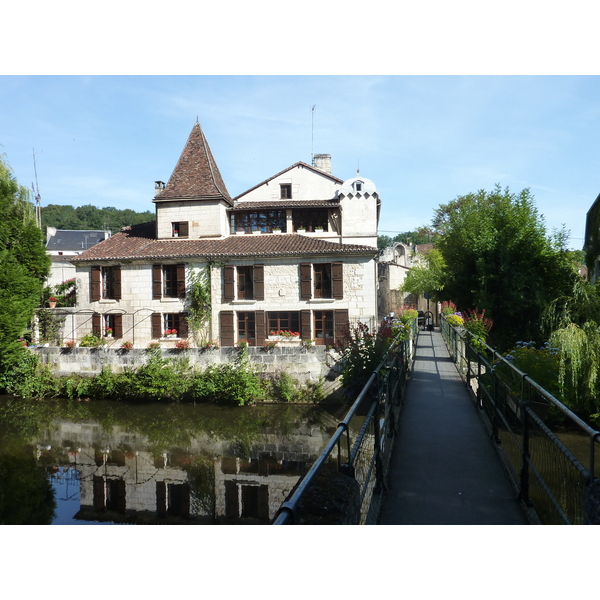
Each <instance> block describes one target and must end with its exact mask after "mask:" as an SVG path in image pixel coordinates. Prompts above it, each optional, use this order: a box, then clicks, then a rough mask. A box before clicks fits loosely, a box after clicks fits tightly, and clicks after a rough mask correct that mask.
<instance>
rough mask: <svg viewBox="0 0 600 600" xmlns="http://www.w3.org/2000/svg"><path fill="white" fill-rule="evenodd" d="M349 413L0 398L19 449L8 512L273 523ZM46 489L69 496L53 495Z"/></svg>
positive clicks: (3, 466)
mask: <svg viewBox="0 0 600 600" xmlns="http://www.w3.org/2000/svg"><path fill="white" fill-rule="evenodd" d="M344 410H345V408H344V407H338V408H337V409H333V410H331V411H326V410H323V409H321V408H318V407H313V406H305V405H301V406H283V405H277V406H275V405H273V406H255V407H218V406H214V405H197V406H191V405H161V404H151V405H136V406H130V405H125V404H121V403H116V402H91V403H89V404H82V403H77V402H64V401H57V402H54V403H51V402H45V403H43V404H39V403H38V404H36V403H25V402H22V401H19V402H15V401H12V400H11V399H7V398H4V399H0V424H1V427H2V429H3V430H5V431H9V432H10V436H9V437H10V439H12V440H17V439H18V440H19V444H20V448H21V452H20V453H15V452H12V453H9V452H8V451H7V450H8V449H7V448H5V447H4V446H3V447H1V448H0V476H1V477H2V492H0V502H1V503H2V505H1V508H2V511H3V512H2V516H3V517H4V518H5V521H4V522H11V523H25V522H32V521H31V519H32V518H36V519H40V520H38V521H36V522H38V523H41V522H44V523H50V522H54V523H65V522H71V523H74V524H76V523H82V524H83V523H92V522H95V523H97V522H110V523H137V524H158V523H169V524H219V523H236V524H241V523H248V524H254V523H268V522H269V521H270V519H272V518H273V516H274V515H275V513H276V512H277V510H278V509H279V507H280V505H281V503H282V502H283V501H284V500H285V498H286V497H287V495H288V494H289V492H290V491H291V489H292V488H293V487H294V485H295V484H296V482H297V481H298V479H299V478H300V477H301V475H303V473H304V472H305V471H306V470H307V469H308V468H309V467H310V465H311V464H312V462H313V461H314V460H315V459H316V458H317V456H318V455H319V453H320V452H321V450H322V448H323V447H324V445H325V444H326V443H327V441H328V439H329V437H330V436H331V434H332V432H333V431H334V429H335V427H336V425H337V422H338V420H339V418H340V415H341V414H342V413H343V412H344ZM13 447H14V444H13ZM24 448H25V449H24ZM50 483H53V484H54V488H55V489H64V488H60V486H61V485H62V486H64V485H65V483H66V484H67V487H68V486H69V485H70V491H69V490H68V489H65V490H64V492H63V491H61V492H60V493H59V494H53V490H52V486H51V485H50ZM55 495H56V496H57V498H56V500H55V499H54V496H55ZM24 497H27V500H28V501H29V504H30V507H29V508H27V502H23V501H22V499H23V498H24ZM77 501H78V505H77ZM56 502H58V510H57V513H58V515H59V518H55V519H54V521H53V516H54V513H55V508H56ZM67 503H69V506H71V507H74V508H71V509H70V511H71V515H70V516H65V511H66V510H67V508H68V507H67ZM73 513H75V514H73ZM34 515H35V516H34Z"/></svg>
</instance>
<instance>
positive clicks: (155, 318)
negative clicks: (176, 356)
mask: <svg viewBox="0 0 600 600" xmlns="http://www.w3.org/2000/svg"><path fill="white" fill-rule="evenodd" d="M162 335H163V326H162V314H161V313H152V338H153V339H156V338H161V337H162Z"/></svg>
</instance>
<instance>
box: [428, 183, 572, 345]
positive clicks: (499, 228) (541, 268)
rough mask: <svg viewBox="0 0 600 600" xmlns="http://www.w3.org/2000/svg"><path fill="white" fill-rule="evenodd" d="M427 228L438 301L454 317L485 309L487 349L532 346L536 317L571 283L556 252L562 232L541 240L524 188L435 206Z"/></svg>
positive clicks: (567, 265) (539, 221)
mask: <svg viewBox="0 0 600 600" xmlns="http://www.w3.org/2000/svg"><path fill="white" fill-rule="evenodd" d="M433 225H434V226H435V227H436V228H437V229H438V231H440V239H439V240H438V243H437V247H438V248H439V250H440V252H441V255H442V257H443V259H444V261H445V263H446V267H445V272H444V276H443V292H442V295H441V296H442V298H443V299H445V300H452V301H454V302H455V303H456V304H457V306H458V308H459V309H460V310H466V309H468V308H478V309H485V310H486V311H487V315H488V316H489V318H491V319H492V320H493V321H494V328H493V330H492V332H491V334H490V338H492V340H491V341H492V343H494V344H496V345H497V346H498V347H499V348H501V349H506V348H509V347H511V346H512V345H514V343H515V341H516V340H524V339H527V340H529V339H533V340H538V341H540V338H541V336H542V332H541V316H542V312H543V310H544V308H545V307H546V306H547V305H548V304H549V303H550V302H552V300H554V299H555V298H557V297H559V296H561V295H564V294H565V293H567V292H568V291H569V290H571V289H572V286H573V283H574V281H575V279H576V278H577V277H578V275H577V273H576V270H575V269H574V265H573V261H572V259H571V258H570V256H569V253H568V252H567V251H566V249H565V247H564V243H565V240H566V233H565V232H564V231H561V232H559V233H558V234H555V235H554V236H549V235H548V234H547V232H546V229H545V225H544V221H543V218H542V217H541V216H540V215H539V214H538V211H537V209H536V208H535V205H534V202H533V197H532V196H531V194H530V192H529V190H528V189H525V190H523V191H522V192H520V193H519V194H513V193H511V192H510V190H509V189H508V188H506V189H505V190H502V189H501V188H500V186H496V187H495V188H494V190H493V191H491V192H486V191H485V190H480V191H479V192H477V193H476V194H468V195H466V196H461V197H459V198H457V199H456V200H453V201H452V202H450V203H449V204H446V205H442V206H440V208H439V209H438V210H437V211H436V216H435V218H434V220H433Z"/></svg>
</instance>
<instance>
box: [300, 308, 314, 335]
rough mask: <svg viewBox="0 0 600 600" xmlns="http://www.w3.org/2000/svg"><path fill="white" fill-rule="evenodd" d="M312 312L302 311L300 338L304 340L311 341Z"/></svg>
mask: <svg viewBox="0 0 600 600" xmlns="http://www.w3.org/2000/svg"><path fill="white" fill-rule="evenodd" d="M311 314H312V313H311V311H310V310H301V311H300V337H301V338H302V339H303V340H310V339H311V337H312V336H311V330H312V327H311V322H310V318H311Z"/></svg>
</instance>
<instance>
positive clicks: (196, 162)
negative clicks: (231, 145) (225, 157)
mask: <svg viewBox="0 0 600 600" xmlns="http://www.w3.org/2000/svg"><path fill="white" fill-rule="evenodd" d="M180 199H184V200H215V199H216V200H224V201H225V202H227V204H232V200H231V196H230V195H229V192H228V191H227V188H226V187H225V182H224V181H223V178H222V177H221V173H220V172H219V168H218V167H217V163H216V162H215V159H214V158H213V155H212V152H211V151H210V147H209V145H208V142H207V141H206V137H204V132H203V131H202V128H201V127H200V124H199V123H197V122H196V123H195V124H194V127H193V128H192V132H191V133H190V136H189V138H188V140H187V142H186V144H185V148H184V149H183V152H182V153H181V156H180V157H179V161H178V162H177V165H176V166H175V169H174V170H173V173H172V174H171V177H170V178H169V181H168V182H167V185H166V186H165V188H164V190H161V191H159V192H158V193H157V194H156V196H155V198H154V202H165V201H170V200H180Z"/></svg>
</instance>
